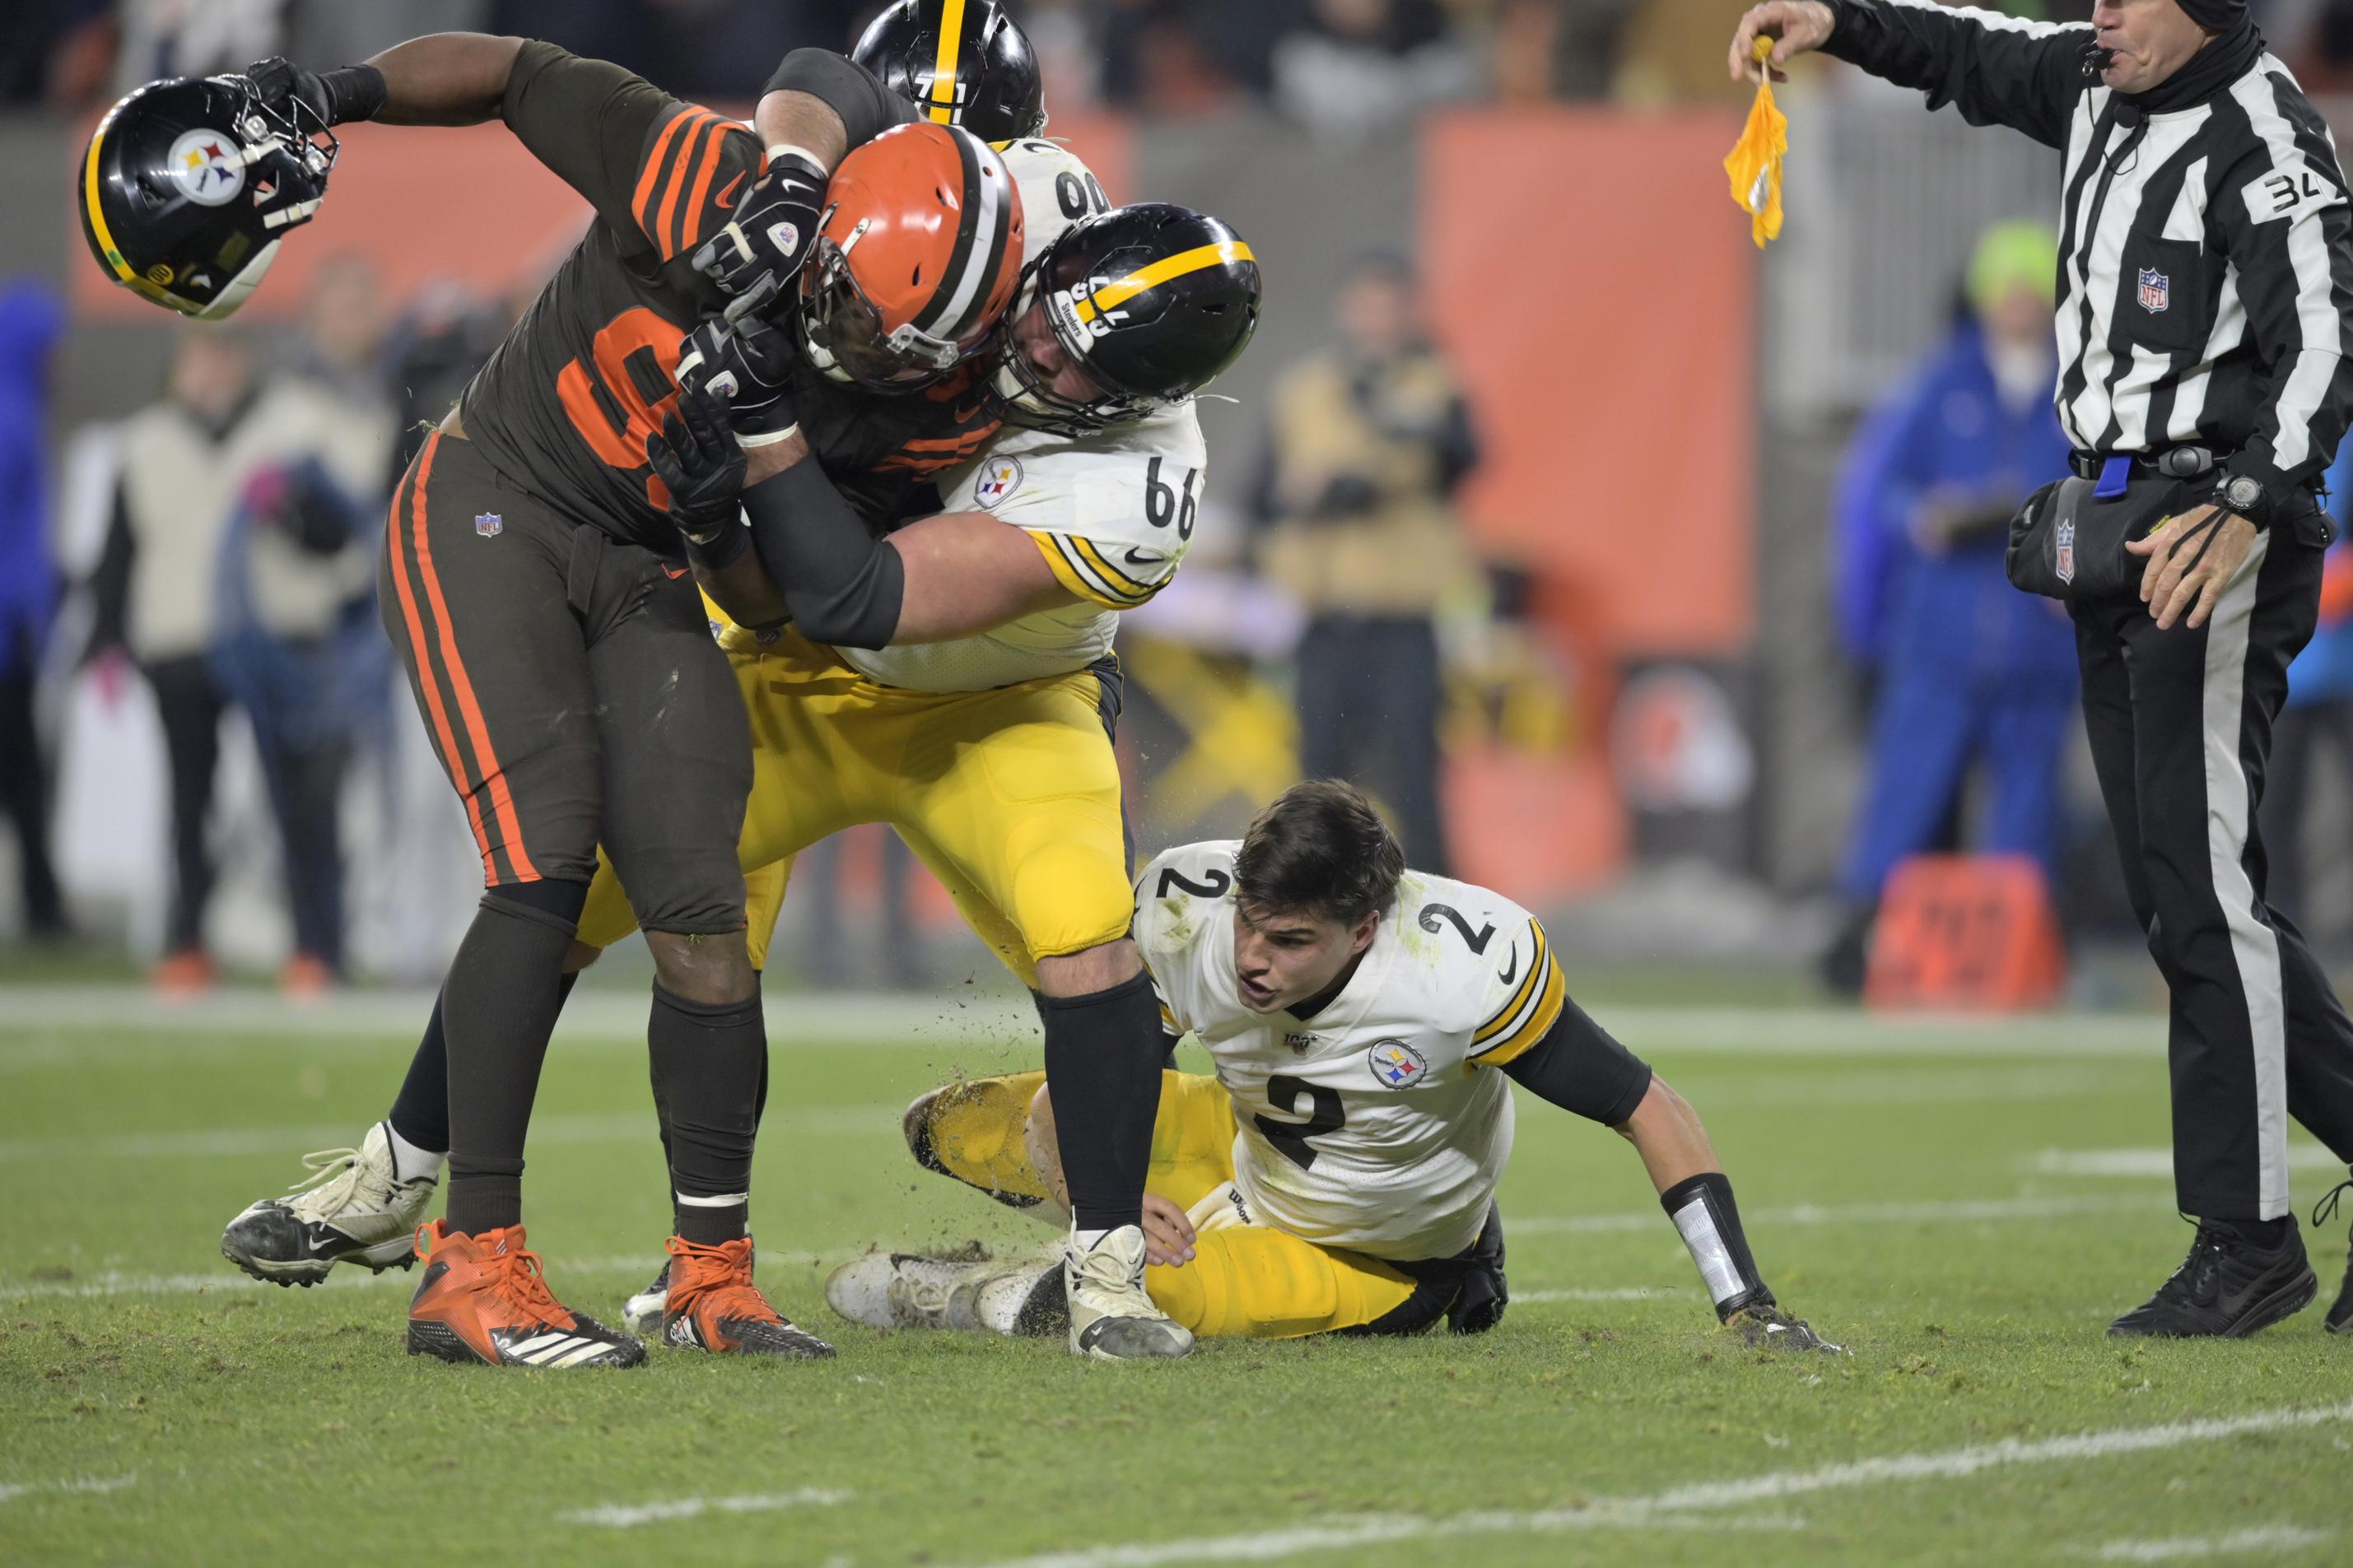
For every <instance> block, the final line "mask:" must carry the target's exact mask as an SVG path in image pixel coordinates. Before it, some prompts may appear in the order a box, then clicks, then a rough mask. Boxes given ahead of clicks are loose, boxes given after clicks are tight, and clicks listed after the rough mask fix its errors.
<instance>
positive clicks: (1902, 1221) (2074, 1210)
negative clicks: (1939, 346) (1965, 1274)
mask: <svg viewBox="0 0 2353 1568" xmlns="http://www.w3.org/2000/svg"><path fill="white" fill-rule="evenodd" d="M2170 1207H2171V1205H2168V1204H2167V1203H2166V1202H2165V1201H2164V1200H2163V1199H2162V1198H2159V1197H2157V1196H2155V1195H2137V1196H2127V1195H2125V1194H2113V1193H2103V1194H2097V1195H2094V1196H2087V1197H2021V1198H1961V1199H1955V1200H1951V1201H1945V1202H1926V1203H1903V1204H1796V1205H1789V1206H1787V1207H1783V1208H1758V1209H1749V1210H1747V1211H1746V1215H1745V1216H1744V1217H1745V1218H1746V1222H1747V1223H1748V1224H1749V1225H1752V1226H1773V1225H1808V1226H1812V1225H1933V1224H1944V1223H1949V1224H1960V1225H1968V1224H1976V1223H1979V1222H1988V1221H2000V1220H2014V1219H2056V1218H2060V1217H2062V1216H2063V1215H2078V1214H2115V1213H2117V1212H2119V1211H2129V1210H2133V1209H2141V1210H2146V1211H2148V1212H2151V1213H2156V1212H2159V1211H2162V1210H2167V1209H2169V1208H2170ZM1664 1223H1665V1219H1664V1216H1663V1215H1661V1214H1660V1213H1659V1212H1658V1211H1657V1210H1656V1209H1652V1210H1651V1211H1650V1212H1648V1213H1644V1212H1642V1211H1641V1210H1637V1211H1635V1212H1634V1213H1632V1214H1571V1215H1505V1216H1504V1235H1505V1236H1506V1237H1514V1236H1592V1235H1605V1234H1610V1233H1614V1232H1619V1231H1641V1230H1651V1229H1654V1228H1656V1227H1657V1226H1661V1225H1662V1224H1664Z"/></svg>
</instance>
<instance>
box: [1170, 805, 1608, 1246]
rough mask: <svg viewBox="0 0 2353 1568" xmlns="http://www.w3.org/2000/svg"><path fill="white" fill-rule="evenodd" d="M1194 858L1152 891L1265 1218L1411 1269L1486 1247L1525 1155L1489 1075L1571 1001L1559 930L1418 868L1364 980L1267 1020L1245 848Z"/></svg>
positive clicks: (1240, 1163) (1254, 1212)
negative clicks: (1551, 940) (1242, 982)
mask: <svg viewBox="0 0 2353 1568" xmlns="http://www.w3.org/2000/svg"><path fill="white" fill-rule="evenodd" d="M1239 848H1240V843H1239V842H1237V841H1234V840H1223V841H1218V842H1212V843H1206V844H1188V845H1185V846H1183V847H1179V848H1176V849H1171V850H1170V851H1168V852H1167V853H1166V854H1165V855H1163V856H1161V857H1160V858H1158V859H1156V860H1155V861H1153V862H1152V864H1151V865H1150V866H1148V867H1146V868H1145V872H1144V876H1143V878H1142V879H1141V880H1139V881H1138V882H1137V883H1136V897H1135V941H1136V944H1137V946H1138V948H1139V949H1140V950H1141V951H1142V952H1143V955H1144V962H1145V965H1146V967H1148V968H1149V969H1150V970H1151V972H1152V977H1153V980H1154V983H1155V984H1156V986H1157V987H1158V989H1159V993H1160V1005H1161V1010H1162V1018H1163V1022H1164V1023H1166V1025H1167V1026H1169V1028H1171V1029H1172V1030H1175V1031H1177V1032H1180V1033H1188V1034H1192V1035H1195V1036H1198V1037H1199V1039H1200V1041H1201V1044H1202V1045H1203V1046H1204V1047H1207V1048H1208V1052H1209V1055H1210V1057H1211V1058H1213V1059H1214V1060H1215V1061H1216V1063H1217V1069H1218V1080H1219V1082H1220V1083H1221V1084H1223V1085H1224V1086H1225V1089H1226V1091H1227V1093H1229V1094H1230V1095H1231V1096H1232V1097H1233V1102H1234V1125H1235V1136H1234V1184H1235V1186H1236V1188H1237V1190H1238V1193H1239V1195H1240V1200H1241V1202H1240V1207H1241V1208H1242V1210H1243V1211H1244V1217H1245V1218H1246V1220H1247V1221H1248V1222H1249V1223H1252V1224H1259V1225H1269V1226H1275V1227H1277V1228H1278V1229H1282V1230H1285V1231H1289V1232H1290V1233H1291V1234H1292V1235H1293V1236H1297V1237H1303V1239H1305V1240H1308V1241H1313V1242H1316V1243H1319V1244H1321V1245H1324V1246H1327V1247H1347V1248H1349V1249H1351V1250H1354V1251H1357V1252H1363V1253H1367V1254H1369V1255H1371V1256H1372V1257H1375V1258H1391V1259H1395V1260H1397V1261H1399V1262H1418V1261H1420V1260H1423V1259H1428V1258H1451V1257H1453V1256H1454V1255H1456V1254H1457V1253H1460V1252H1461V1251H1462V1250H1463V1249H1464V1248H1465V1247H1469V1246H1470V1245H1471V1244H1472V1242H1473V1241H1475V1240H1477V1239H1478V1236H1479V1229H1480V1226H1482V1225H1483V1224H1485V1222H1486V1218H1487V1206H1488V1204H1489V1203H1490V1202H1491V1201H1492V1200H1493V1196H1494V1192H1495V1183H1496V1180H1497V1178H1499V1177H1500V1176H1502V1174H1503V1173H1504V1161H1505V1159H1506V1158H1508V1157H1509V1155H1510V1154H1511V1152H1512V1095H1511V1084H1510V1083H1509V1081H1508V1080H1507V1079H1505V1077H1504V1074H1502V1073H1500V1072H1494V1071H1491V1070H1488V1069H1490V1068H1495V1067H1499V1066H1501V1065H1502V1064H1503V1063H1504V1062H1506V1061H1509V1060H1511V1059H1512V1058H1514V1057H1516V1056H1518V1055H1519V1054H1520V1053H1521V1052H1523V1051H1525V1050H1526V1049H1527V1048H1528V1047H1531V1046H1533V1045H1535V1043H1536V1042H1537V1041H1538V1040H1541V1039H1542V1038H1544V1037H1545V1035H1546V1032H1547V1031H1549V1030H1550V1029H1551V1028H1552V1026H1553V1024H1554V1022H1555V1021H1556V1020H1557V1019H1558V1018H1559V1016H1560V1015H1561V1010H1562V1007H1563V1006H1564V1005H1565V1003H1566V1000H1567V998H1566V994H1565V991H1564V987H1563V982H1562V979H1561V973H1560V968H1559V965H1558V964H1557V963H1556V962H1555V961H1554V958H1553V955H1552V952H1551V949H1550V947H1549V945H1548V944H1547V942H1546V939H1545V933H1544V928H1543V927H1542V926H1541V925H1539V924H1538V923H1537V922H1536V921H1535V918H1534V917H1533V916H1531V915H1530V914H1529V913H1528V912H1527V910H1524V909H1522V908H1520V907H1519V906H1518V905H1517V904H1514V903H1513V902H1512V901H1511V900H1509V899H1505V898H1503V897H1501V896H1500V895H1498V894H1495V893H1492V892H1489V891H1488V890H1487V889H1484V888H1479V887H1473V886H1472V885H1471V884H1470V883H1468V882H1455V881H1449V880H1447V879H1444V878H1442V877H1425V876H1422V875H1421V874H1419V872H1412V871H1409V872H1408V873H1406V876H1405V879H1404V880H1403V881H1401V882H1400V883H1399V884H1398V898H1397V902H1396V904H1395V906H1394V907H1393V908H1391V909H1390V910H1389V911H1388V913H1387V914H1386V915H1384V916H1383V917H1382V920H1381V924H1380V929H1379V931H1378V932H1377V934H1376V935H1375V936H1374V938H1373V942H1372V946H1371V947H1370V948H1368V949H1367V950H1366V952H1365V956H1364V959H1363V961H1362V962H1361V963H1359V964H1358V966H1357V969H1356V974H1355V975H1354V976H1353V977H1351V978H1350V980H1349V982H1348V984H1346V985H1345V987H1343V988H1342V990H1341V992H1340V994H1339V995H1338V996H1336V997H1335V998H1334V999H1333V1000H1332V1001H1331V1002H1330V1003H1328V1004H1327V1005H1325V1006H1324V1007H1323V1008H1322V1009H1321V1010H1320V1011H1318V1012H1317V1013H1316V1015H1315V1016H1314V1017H1312V1018H1305V1019H1302V1018H1295V1017H1293V1016H1291V1015H1290V1014H1288V1013H1267V1014H1261V1013H1254V1012H1252V1011H1250V1008H1248V1007H1247V1006H1245V1005H1243V1004H1242V1001H1241V997H1240V992H1239V989H1238V987H1237V985H1236V982H1235V978H1234V891H1233V888H1234V879H1233V865H1234V852H1235V851H1236V850H1237V849H1239Z"/></svg>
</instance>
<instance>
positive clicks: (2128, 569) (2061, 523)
mask: <svg viewBox="0 0 2353 1568" xmlns="http://www.w3.org/2000/svg"><path fill="white" fill-rule="evenodd" d="M2104 492H2113V493H2104ZM2189 496H2190V482H2189V480H2187V479H2174V478H2172V477H2170V476H2169V475H2165V474H2148V475H2141V476H2136V477H2134V478H2132V479H2127V480H2126V482H2125V483H2124V484H2123V485H2121V486H2116V485H2115V484H2113V483H2110V482H2107V481H2105V480H2095V479H2083V478H2080V477H2078V478H2073V479H2060V480H2057V481H2055V482H2054V483H2052V484H2047V485H2045V486H2043V487H2042V489H2039V490H2036V491H2035V492H2034V493H2033V494H2032V495H2031V496H2029V497H2027V498H2026V504H2025V505H2024V506H2022V507H2021V508H2019V509H2018V515H2017V516H2016V517H2014V518H2012V519H2010V555H2009V568H2010V585H2011V586H2013V587H2018V588H2023V589H2025V590H2026V591H2027V592H2028V593H2030V594H2041V595H2043V596H2044V597H2045V598H2051V599H2064V600H2068V601H2070V602H2073V601H2078V600H2083V601H2089V600H2094V599H2113V598H2116V597H2119V596H2121V595H2134V596H2135V597H2137V596H2138V595H2139V593H2140V577H2141V569H2142V567H2143V565H2144V564H2145V563H2144V562H2143V561H2142V559H2141V558H2140V557H2139V556H2137V555H2131V554H2127V553H2126V551H2125V544H2126V541H2128V540H2135V539H2146V538H2147V537H2148V534H2149V532H2150V531H2151V530H2153V529H2155V528H2156V527H2157V525H2158V523H2160V522H2162V521H2165V520H2166V519H2167V518H2168V517H2171V516H2173V515H2174V514H2176V513H2177V512H2179V511H2181V510H2184V509H2185V508H2186V507H2187V506H2188V505H2189Z"/></svg>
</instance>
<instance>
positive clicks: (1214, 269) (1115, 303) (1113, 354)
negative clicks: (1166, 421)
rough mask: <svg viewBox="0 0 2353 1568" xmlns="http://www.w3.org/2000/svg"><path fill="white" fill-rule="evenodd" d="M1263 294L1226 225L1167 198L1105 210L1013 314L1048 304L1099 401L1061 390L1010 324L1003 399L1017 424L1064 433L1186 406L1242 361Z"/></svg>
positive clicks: (1044, 267)
mask: <svg viewBox="0 0 2353 1568" xmlns="http://www.w3.org/2000/svg"><path fill="white" fill-rule="evenodd" d="M1259 292H1260V284H1259V271H1258V261H1257V258H1254V257H1253V256H1251V254H1250V247H1249V246H1247V245H1245V244H1243V243H1242V239H1241V237H1240V235H1238V234H1236V233H1235V232H1234V231H1233V229H1232V228H1231V227H1230V226H1228V225H1226V224H1224V223H1221V222H1219V220H1218V219H1216V218H1213V217H1210V216H1208V215H1206V214H1204V213H1197V212H1195V211H1193V209H1192V208H1190V207H1180V206H1176V205H1172V204H1170V203H1167V202H1137V203H1136V204H1134V205H1132V206H1124V207H1113V209H1112V210H1111V211H1109V212H1106V213H1098V214H1096V215H1095V216H1093V217H1091V218H1087V219H1085V220H1084V221H1082V222H1081V223H1078V224H1075V225H1073V226H1071V228H1069V229H1068V230H1066V231H1065V232H1064V233H1063V235H1062V236H1061V237H1060V238H1059V239H1057V240H1055V241H1054V243H1053V244H1052V245H1050V246H1048V247H1046V249H1045V250H1044V252H1042V253H1041V254H1040V255H1039V258H1038V259H1037V260H1035V261H1033V262H1031V263H1030V264H1029V270H1028V274H1027V276H1025V277H1024V278H1023V279H1022V292H1021V293H1020V294H1019V295H1018V296H1017V297H1016V299H1015V300H1014V306H1013V310H1012V312H1011V313H1010V316H1009V317H1008V320H1012V319H1015V318H1018V317H1019V316H1020V315H1021V314H1022V313H1023V312H1025V311H1027V310H1029V307H1030V306H1031V304H1032V303H1034V302H1039V301H1042V302H1043V306H1044V310H1045V315H1046V320H1047V322H1048V323H1049V324H1050V326H1051V328H1052V330H1053V333H1054V339H1055V342H1057V343H1058V344H1059V345H1060V348H1061V351H1062V353H1064V354H1065V355H1066V356H1067V357H1068V358H1069V359H1070V360H1071V362H1072V363H1075V364H1076V365H1078V366H1080V367H1081V368H1082V369H1083V370H1084V371H1085V373H1086V378H1087V379H1088V380H1089V381H1091V382H1092V383H1093V384H1095V386H1096V387H1097V388H1098V389H1099V390H1098V392H1097V394H1096V395H1094V396H1092V397H1091V398H1087V399H1085V400H1083V401H1080V400H1075V399H1072V398H1071V397H1068V396H1065V395H1061V394H1060V393H1057V392H1055V391H1054V390H1053V388H1052V387H1051V386H1050V385H1048V384H1047V380H1046V378H1045V377H1043V376H1041V375H1040V374H1039V371H1038V367H1037V366H1036V365H1035V364H1033V363H1031V362H1030V359H1029V355H1028V354H1027V353H1024V352H1023V351H1022V348H1021V334H1020V333H1019V332H1018V331H1014V330H1011V329H1010V328H1008V329H1007V330H1005V331H1002V332H1001V334H1000V336H1001V339H1002V342H1003V347H1002V348H1001V349H1000V351H999V358H998V362H997V375H996V378H995V380H994V381H993V383H992V384H991V392H992V395H993V397H994V400H995V402H996V403H997V405H998V409H999V411H1000V413H1001V414H1002V415H1003V416H1004V418H1005V420H1006V422H1007V423H1008V424H1012V425H1020V426H1028V427H1029V428H1030V429H1033V430H1048V431H1053V432H1056V433H1058V434H1061V435H1066V436H1077V435H1081V434H1083V433H1085V432H1087V431H1090V430H1101V429H1104V428H1106V427H1108V426H1113V425H1120V424H1124V423H1126V422H1128V421H1130V420H1134V419H1141V418H1143V417H1145V416H1146V415H1149V414H1153V413H1155V412H1157V411H1158V410H1160V409H1163V408H1166V407H1170V406H1172V405H1176V404H1179V403H1182V402H1184V401H1185V400H1186V399H1187V398H1189V397H1191V396H1192V395H1194V394H1195V393H1197V392H1198V391H1199V390H1200V389H1201V388H1202V387H1204V386H1206V385H1208V384H1209V382H1210V381H1211V380H1212V379H1213V378H1214V377H1216V376H1217V375H1219V374H1220V373H1221V372H1223V371H1224V370H1225V368H1226V367H1227V366H1228V365H1229V364H1231V363H1234V361H1236V360H1237V359H1240V357H1241V353H1242V350H1243V349H1244V348H1246V347H1247V346H1249V343H1250V334H1251V333H1252V332H1254V331H1257V330H1258V307H1259ZM1058 379H1059V378H1058Z"/></svg>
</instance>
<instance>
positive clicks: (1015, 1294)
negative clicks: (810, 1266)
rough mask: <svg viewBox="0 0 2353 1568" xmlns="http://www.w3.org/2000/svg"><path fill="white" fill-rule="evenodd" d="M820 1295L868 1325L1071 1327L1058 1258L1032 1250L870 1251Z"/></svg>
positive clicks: (1028, 1332) (1041, 1333)
mask: <svg viewBox="0 0 2353 1568" xmlns="http://www.w3.org/2000/svg"><path fill="white" fill-rule="evenodd" d="M825 1300H826V1305H827V1306H828V1307H831V1308H832V1309H833V1310H834V1312H835V1313H836V1315H838V1316H839V1317H843V1318H846V1319H848V1320H849V1321H851V1322H853V1323H862V1324H864V1325H865V1326H866V1327H868V1328H870V1329H981V1330H986V1331H989V1332H991V1333H998V1334H1007V1335H1014V1336H1019V1337H1022V1338H1042V1337H1046V1336H1049V1335H1055V1334H1060V1333H1064V1332H1067V1331H1069V1328H1070V1310H1069V1306H1068V1303H1067V1302H1066V1301H1065V1300H1063V1295H1062V1269H1061V1265H1060V1263H1059V1262H1056V1263H1052V1264H1047V1263H1043V1262H1040V1261H1039V1260H1037V1259H1035V1258H1032V1259H1029V1260H1026V1261H1022V1262H999V1261H996V1260H993V1259H991V1258H987V1256H985V1255H984V1256H982V1257H979V1258H927V1257H924V1256H923V1255H922V1254H920V1253H912V1252H882V1251H875V1252H870V1253H868V1254H867V1255H866V1256H865V1257H863V1258H859V1259H858V1260H857V1261H855V1262H852V1263H845V1264H843V1265H842V1266H841V1267H840V1268H837V1269H835V1270H834V1271H833V1273H832V1275H831V1276H830V1277H828V1279H827V1280H826V1282H825Z"/></svg>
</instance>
